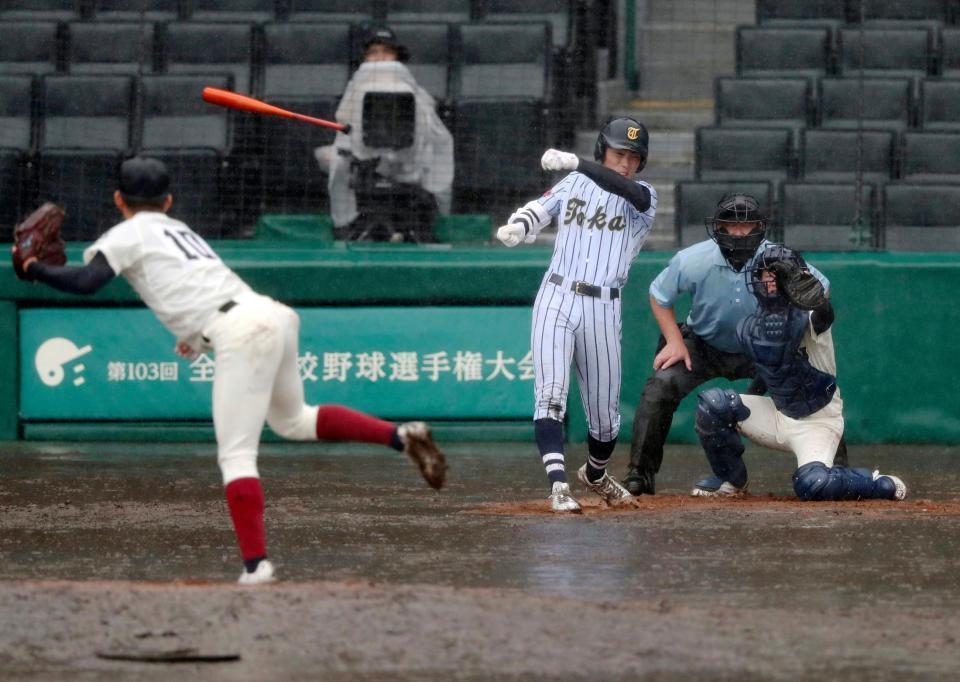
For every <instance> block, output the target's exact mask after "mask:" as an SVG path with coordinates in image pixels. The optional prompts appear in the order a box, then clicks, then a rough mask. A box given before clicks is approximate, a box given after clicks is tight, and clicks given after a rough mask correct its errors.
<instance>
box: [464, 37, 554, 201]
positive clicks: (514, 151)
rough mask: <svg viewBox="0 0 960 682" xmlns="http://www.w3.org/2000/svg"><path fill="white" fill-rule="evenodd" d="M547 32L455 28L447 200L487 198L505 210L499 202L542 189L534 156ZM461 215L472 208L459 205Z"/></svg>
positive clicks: (541, 125)
mask: <svg viewBox="0 0 960 682" xmlns="http://www.w3.org/2000/svg"><path fill="white" fill-rule="evenodd" d="M549 31H550V29H549V25H548V24H546V23H527V24H471V25H462V26H461V27H460V37H461V50H460V55H459V57H460V59H459V61H458V63H457V64H456V69H457V72H458V73H457V75H456V76H455V80H456V81H457V82H458V85H459V90H458V92H457V93H456V97H455V100H456V103H455V109H456V112H455V121H454V126H453V134H454V148H455V149H456V163H457V168H456V174H455V179H454V185H455V194H457V195H458V196H459V197H460V198H461V199H462V200H463V201H468V200H472V199H474V198H476V197H480V196H481V195H482V194H483V193H485V192H492V194H493V195H494V196H493V198H494V199H497V200H502V201H504V202H505V203H506V202H507V201H510V200H511V199H509V198H503V197H504V196H506V195H507V194H517V193H523V192H526V193H529V192H530V191H537V190H539V189H542V187H543V186H544V184H545V180H546V178H545V176H544V174H543V173H542V171H541V170H540V167H539V166H540V164H539V158H540V155H541V154H542V153H543V149H540V150H539V151H537V148H539V147H543V145H544V144H545V142H546V140H547V139H549V137H550V136H549V135H548V126H547V125H546V116H545V112H546V106H547V100H548V90H549V86H548V73H549V68H550V66H549V64H550V52H551V49H552V47H551V44H550V38H549ZM518 131H523V132H524V134H523V135H519V134H518ZM470 193H475V194H474V195H473V197H471V196H468V195H469V194H470ZM498 193H499V195H498ZM477 201H479V202H485V201H487V199H485V198H480V199H477ZM467 208H469V209H470V210H474V209H477V208H479V206H476V205H469V206H468V205H467V204H464V203H461V204H460V209H459V210H466V209H467Z"/></svg>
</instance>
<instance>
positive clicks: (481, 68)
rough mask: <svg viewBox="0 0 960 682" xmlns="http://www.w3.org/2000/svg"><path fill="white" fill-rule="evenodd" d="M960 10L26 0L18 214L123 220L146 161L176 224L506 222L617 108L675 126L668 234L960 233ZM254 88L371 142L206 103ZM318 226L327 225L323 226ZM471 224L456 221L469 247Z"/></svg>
mask: <svg viewBox="0 0 960 682" xmlns="http://www.w3.org/2000/svg"><path fill="white" fill-rule="evenodd" d="M958 4H960V0H815V1H810V0H756V2H754V1H753V0H750V1H746V0H360V1H354V0H349V1H348V0H126V1H123V0H6V1H5V2H4V3H3V4H2V5H0V194H2V197H3V201H2V202H0V219H2V220H3V222H4V224H10V223H12V222H14V221H15V220H16V218H17V216H20V215H23V214H24V213H25V212H27V211H28V210H29V209H30V208H32V207H34V206H36V205H38V204H39V203H40V202H41V201H43V200H53V201H57V202H58V203H61V204H62V205H64V206H65V207H66V209H67V213H68V220H67V225H66V235H67V237H68V238H71V239H78V240H86V239H92V238H93V237H95V236H96V235H97V234H99V233H100V232H102V231H103V229H105V228H106V227H108V226H109V225H111V224H112V223H113V222H114V221H115V220H116V218H117V214H116V211H115V208H114V207H113V202H112V197H111V192H112V189H113V186H114V184H115V183H114V175H115V172H116V166H117V163H118V162H119V161H120V160H121V159H122V158H124V157H125V156H128V155H130V154H135V153H142V154H150V155H153V156H157V157H160V158H162V159H163V160H164V161H165V162H166V163H167V164H168V166H169V168H170V170H171V174H172V176H173V192H174V195H175V203H174V208H173V209H172V214H173V215H175V216H176V217H179V218H181V219H183V220H185V221H187V222H188V223H190V224H191V225H192V226H193V227H194V228H195V229H196V230H198V231H199V232H201V233H202V234H204V235H206V236H208V237H223V238H243V237H250V236H252V235H253V234H254V233H255V231H256V226H257V225H258V223H260V222H262V219H263V218H264V216H276V215H291V214H296V215H304V214H306V215H314V216H319V217H320V218H322V220H323V221H326V222H325V223H324V224H327V225H329V224H330V223H331V222H332V224H333V226H334V228H335V229H334V235H335V236H339V237H345V238H356V237H362V238H374V239H381V238H382V239H389V238H396V237H397V236H398V235H399V238H401V239H407V240H411V241H429V240H431V239H437V238H444V237H438V234H439V232H438V233H436V234H434V233H431V228H430V226H431V224H432V223H433V224H436V223H435V221H436V219H437V216H441V217H442V216H444V215H446V214H453V215H463V214H474V215H475V214H485V215H488V216H489V217H490V224H492V225H497V224H500V223H501V222H502V221H503V220H504V219H505V218H506V217H507V216H508V215H509V214H510V212H511V211H512V210H513V209H514V208H515V207H516V206H518V205H521V204H522V203H524V202H525V201H527V200H529V199H530V198H532V197H534V196H537V195H538V194H540V193H542V192H543V191H544V190H545V189H547V188H548V187H549V186H550V185H551V183H552V182H553V181H555V180H556V179H557V178H556V176H553V175H551V174H548V173H545V172H543V171H541V169H540V165H539V157H540V154H541V153H542V152H543V150H544V149H546V148H548V147H557V148H561V149H565V150H570V151H575V152H577V153H578V154H580V155H581V156H584V157H587V158H590V157H591V156H592V144H593V140H594V139H595V137H596V131H597V130H598V129H599V127H600V126H601V125H602V124H603V122H604V120H605V119H606V118H607V117H608V116H610V115H616V114H627V115H631V116H635V117H637V118H638V119H639V120H641V121H643V122H644V123H645V124H646V126H647V128H648V129H649V130H650V134H651V143H650V145H651V149H650V159H649V161H648V164H647V167H646V169H645V170H644V174H643V176H644V178H645V179H647V180H648V181H650V182H651V183H652V184H654V186H655V187H656V188H657V190H658V194H659V196H660V206H659V209H658V216H657V221H656V227H655V229H654V232H653V234H652V235H651V238H650V240H649V242H648V244H647V247H646V248H648V249H658V248H662V249H674V248H676V247H677V246H682V245H686V244H689V243H692V242H693V241H699V240H701V239H703V238H704V237H705V234H704V230H703V218H704V216H706V215H709V214H710V213H712V210H713V207H714V206H715V205H716V202H717V200H718V199H719V198H720V196H722V194H724V193H725V192H726V191H730V190H731V189H739V190H743V191H748V192H750V193H752V194H754V195H756V196H757V198H758V199H759V200H760V202H761V204H762V205H763V206H764V207H765V209H766V211H767V213H768V216H769V219H770V224H771V226H772V227H773V234H774V235H775V236H782V237H784V238H785V239H787V240H788V241H791V243H794V244H796V245H797V246H798V248H801V249H804V250H809V249H868V248H884V247H886V248H891V249H923V250H944V249H947V250H957V249H960V201H958V199H960V197H958V196H955V195H956V194H958V193H960V182H958V180H960V154H958V153H957V152H958V151H960V26H958V25H956V22H957V18H958V16H960V12H958V11H957V5H958ZM204 87H216V88H221V89H226V90H233V91H236V92H239V93H243V94H247V95H250V96H253V97H256V98H259V99H261V100H265V101H267V102H269V103H270V104H273V105H276V106H279V107H282V108H285V109H288V110H291V111H294V112H297V113H301V114H306V115H308V116H312V117H317V118H321V119H326V120H338V119H341V118H344V117H346V118H349V121H346V120H344V121H342V122H345V123H346V122H349V123H350V124H351V125H352V127H353V130H352V132H351V134H350V135H344V134H337V133H336V132H335V131H334V130H332V129H330V128H327V127H322V126H317V125H313V124H309V123H304V122H300V121H293V120H290V119H287V118H278V117H271V116H263V115H256V114H250V113H241V112H237V111H233V110H230V109H225V108H222V107H217V106H213V105H210V104H208V103H206V102H204V101H203V100H202V99H201V96H200V93H201V92H202V90H203V88H204ZM320 218H318V219H320ZM447 234H449V233H444V235H447Z"/></svg>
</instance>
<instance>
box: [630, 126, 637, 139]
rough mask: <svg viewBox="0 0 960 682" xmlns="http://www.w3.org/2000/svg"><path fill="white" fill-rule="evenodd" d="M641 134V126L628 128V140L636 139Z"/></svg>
mask: <svg viewBox="0 0 960 682" xmlns="http://www.w3.org/2000/svg"><path fill="white" fill-rule="evenodd" d="M639 134H640V129H639V128H634V127H632V126H631V127H630V128H627V139H628V140H636V139H637V135H639Z"/></svg>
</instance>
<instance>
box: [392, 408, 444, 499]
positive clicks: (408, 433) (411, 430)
mask: <svg viewBox="0 0 960 682" xmlns="http://www.w3.org/2000/svg"><path fill="white" fill-rule="evenodd" d="M397 432H398V433H399V435H400V440H401V441H402V442H403V445H404V448H403V451H404V452H405V453H407V455H408V456H409V457H410V459H412V460H413V461H414V463H415V464H416V465H417V468H418V469H420V473H421V474H422V475H423V478H424V480H426V482H427V484H428V485H429V486H430V487H431V488H435V489H436V490H439V489H440V488H442V487H443V482H444V480H445V479H446V477H447V459H446V457H444V456H443V453H442V452H440V449H439V448H438V447H437V444H436V443H434V442H433V435H432V434H431V433H430V427H429V426H427V425H426V424H425V423H424V422H407V423H406V424H401V425H400V426H399V428H398V429H397Z"/></svg>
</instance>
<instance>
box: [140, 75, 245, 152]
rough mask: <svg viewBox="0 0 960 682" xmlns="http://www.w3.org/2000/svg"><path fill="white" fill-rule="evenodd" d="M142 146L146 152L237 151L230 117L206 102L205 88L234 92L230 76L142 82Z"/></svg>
mask: <svg viewBox="0 0 960 682" xmlns="http://www.w3.org/2000/svg"><path fill="white" fill-rule="evenodd" d="M140 84H141V87H140V88H139V94H140V99H141V101H140V105H139V106H138V107H137V111H139V113H140V117H141V120H140V125H139V135H138V137H139V144H140V146H141V147H145V148H157V147H165V148H181V147H210V148H212V149H216V150H217V151H219V152H220V153H221V154H224V155H226V154H228V153H229V152H230V150H231V149H232V147H233V137H232V130H231V121H230V113H229V110H228V109H224V108H223V107H217V106H212V105H210V104H207V103H206V102H204V101H203V100H202V99H201V97H200V94H201V93H202V92H203V88H204V87H205V86H208V85H209V86H211V87H215V88H221V89H226V90H232V89H233V87H232V86H233V81H232V79H231V77H230V75H229V74H219V75H216V74H204V75H170V74H166V75H148V76H143V78H141V80H140Z"/></svg>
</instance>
